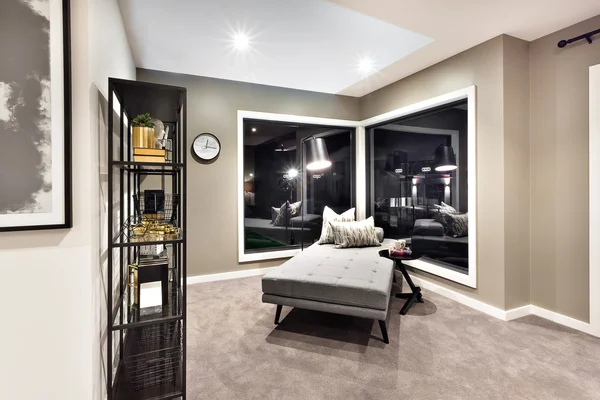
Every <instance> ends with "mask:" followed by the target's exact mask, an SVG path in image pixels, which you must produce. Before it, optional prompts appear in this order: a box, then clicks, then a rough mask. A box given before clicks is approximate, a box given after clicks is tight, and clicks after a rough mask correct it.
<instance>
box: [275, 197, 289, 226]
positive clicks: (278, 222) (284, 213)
mask: <svg viewBox="0 0 600 400" xmlns="http://www.w3.org/2000/svg"><path fill="white" fill-rule="evenodd" d="M289 207H290V203H289V201H286V202H285V203H283V204H282V205H281V207H279V213H277V217H275V222H273V225H275V226H286V224H287V223H288V221H289V220H290V218H289V214H288V213H289Z"/></svg>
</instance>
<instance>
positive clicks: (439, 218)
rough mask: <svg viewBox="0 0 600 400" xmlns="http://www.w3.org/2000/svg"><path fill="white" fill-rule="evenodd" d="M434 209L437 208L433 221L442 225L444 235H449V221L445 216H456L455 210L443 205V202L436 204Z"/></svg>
mask: <svg viewBox="0 0 600 400" xmlns="http://www.w3.org/2000/svg"><path fill="white" fill-rule="evenodd" d="M435 207H436V208H437V210H438V212H437V213H436V214H435V215H434V216H433V219H434V220H435V222H439V223H440V224H442V226H443V227H444V234H445V235H450V233H449V232H450V228H449V226H448V222H449V220H448V219H447V218H446V216H447V215H450V214H458V211H457V210H456V208H454V207H452V206H451V205H448V204H446V203H444V202H443V201H442V204H436V205H435Z"/></svg>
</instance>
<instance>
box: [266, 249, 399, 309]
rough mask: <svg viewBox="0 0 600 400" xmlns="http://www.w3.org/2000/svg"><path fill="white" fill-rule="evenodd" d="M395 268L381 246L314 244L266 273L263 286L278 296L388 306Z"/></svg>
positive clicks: (380, 306)
mask: <svg viewBox="0 0 600 400" xmlns="http://www.w3.org/2000/svg"><path fill="white" fill-rule="evenodd" d="M392 242H393V241H392V240H390V239H386V240H385V241H384V243H383V245H384V246H391V245H392ZM393 268H394V266H393V263H392V261H390V260H388V259H385V258H381V257H379V253H378V249H374V248H368V247H366V248H351V249H335V248H334V246H333V245H318V244H314V245H312V246H310V247H309V248H307V249H306V250H304V251H303V252H302V253H300V254H298V255H297V256H295V257H294V258H292V259H291V260H288V261H286V262H285V263H283V264H282V265H281V266H280V267H279V268H276V269H275V270H273V271H271V272H268V273H267V274H266V275H265V276H263V278H262V288H263V292H264V293H266V294H272V295H277V296H284V297H292V298H297V299H307V300H313V301H322V302H325V303H333V304H344V305H350V306H356V307H365V308H373V309H377V310H387V306H388V302H389V297H390V291H391V286H392V278H393Z"/></svg>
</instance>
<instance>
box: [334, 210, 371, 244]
mask: <svg viewBox="0 0 600 400" xmlns="http://www.w3.org/2000/svg"><path fill="white" fill-rule="evenodd" d="M329 225H331V229H332V230H333V236H334V237H335V248H336V249H345V248H348V247H370V246H381V243H379V239H377V232H376V231H375V220H373V217H369V218H367V219H365V220H363V221H355V222H336V221H329Z"/></svg>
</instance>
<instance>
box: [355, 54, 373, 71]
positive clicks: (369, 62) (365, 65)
mask: <svg viewBox="0 0 600 400" xmlns="http://www.w3.org/2000/svg"><path fill="white" fill-rule="evenodd" d="M358 70H359V71H360V73H361V74H363V75H368V74H370V73H372V72H373V71H375V60H373V59H372V58H371V57H363V58H361V59H360V61H359V62H358Z"/></svg>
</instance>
